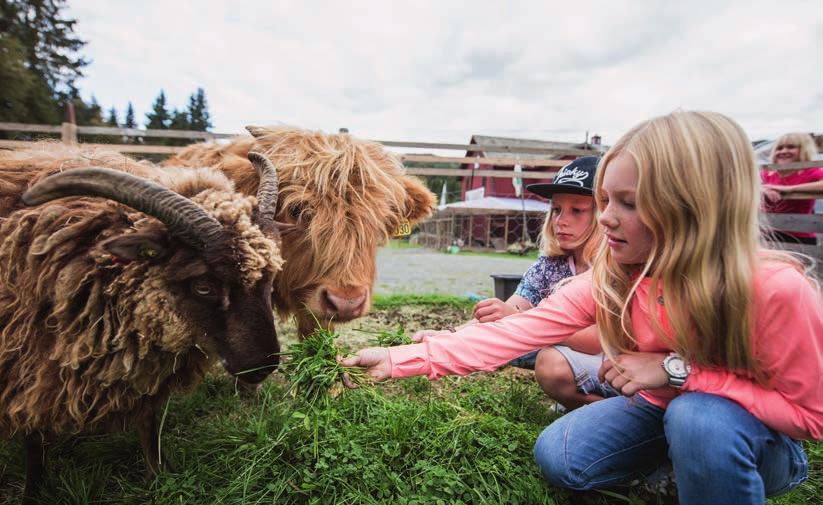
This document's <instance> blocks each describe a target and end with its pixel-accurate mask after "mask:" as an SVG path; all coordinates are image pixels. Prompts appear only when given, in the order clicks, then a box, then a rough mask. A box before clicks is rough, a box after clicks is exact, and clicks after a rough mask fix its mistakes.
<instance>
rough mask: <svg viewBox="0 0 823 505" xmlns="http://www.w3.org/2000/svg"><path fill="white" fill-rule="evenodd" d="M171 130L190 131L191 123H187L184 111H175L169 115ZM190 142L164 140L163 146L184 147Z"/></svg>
mask: <svg viewBox="0 0 823 505" xmlns="http://www.w3.org/2000/svg"><path fill="white" fill-rule="evenodd" d="M169 129H171V130H191V129H192V128H191V123H190V122H189V115H188V114H187V113H186V111H184V110H177V109H174V111H173V112H172V113H171V126H170V127H169ZM190 142H191V141H190V140H189V139H175V138H170V139H166V142H165V144H166V145H169V146H185V145H187V144H189V143H190Z"/></svg>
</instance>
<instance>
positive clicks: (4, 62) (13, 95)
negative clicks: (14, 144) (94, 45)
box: [0, 0, 88, 124]
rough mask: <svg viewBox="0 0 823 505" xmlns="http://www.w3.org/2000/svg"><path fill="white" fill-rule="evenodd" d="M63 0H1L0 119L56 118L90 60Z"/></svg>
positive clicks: (39, 120) (52, 120)
mask: <svg viewBox="0 0 823 505" xmlns="http://www.w3.org/2000/svg"><path fill="white" fill-rule="evenodd" d="M64 4H65V2H64V1H63V0H0V83H2V85H0V119H2V120H6V121H9V120H11V121H17V122H24V123H49V124H54V123H58V122H59V121H60V119H61V116H60V111H59V107H60V106H62V105H63V103H62V102H63V101H64V100H66V99H70V98H73V97H76V91H77V89H76V87H75V86H74V81H75V80H76V79H77V78H79V77H81V76H82V75H83V74H82V72H81V69H82V68H83V67H84V66H86V65H87V64H88V62H87V61H86V60H85V59H84V58H83V57H82V56H79V55H78V54H77V52H78V51H79V50H80V49H82V47H83V46H84V45H85V44H86V43H85V42H84V41H82V40H80V39H78V38H77V37H76V36H75V35H74V25H75V23H76V21H75V20H73V19H64V18H63V15H62V13H61V12H60V11H61V10H62V9H63V8H64V7H65V5H64Z"/></svg>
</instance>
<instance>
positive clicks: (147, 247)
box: [101, 233, 169, 263]
mask: <svg viewBox="0 0 823 505" xmlns="http://www.w3.org/2000/svg"><path fill="white" fill-rule="evenodd" d="M101 245H102V247H103V248H104V249H105V250H106V251H108V252H109V253H110V254H111V255H112V256H114V258H115V259H116V260H120V261H146V262H149V263H157V262H159V261H162V260H164V259H166V258H167V257H168V255H169V245H168V243H167V242H166V238H165V237H164V236H162V235H156V234H152V233H131V234H129V235H121V236H119V237H114V238H111V239H109V240H106V241H105V242H103V244H101Z"/></svg>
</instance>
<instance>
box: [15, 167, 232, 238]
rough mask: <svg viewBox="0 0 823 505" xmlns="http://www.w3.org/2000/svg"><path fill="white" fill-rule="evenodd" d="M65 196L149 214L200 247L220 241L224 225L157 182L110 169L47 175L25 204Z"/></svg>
mask: <svg viewBox="0 0 823 505" xmlns="http://www.w3.org/2000/svg"><path fill="white" fill-rule="evenodd" d="M66 196H98V197H102V198H108V199H110V200H114V201H116V202H119V203H122V204H124V205H128V206H129V207H131V208H133V209H135V210H137V211H139V212H143V213H144V214H148V215H150V216H152V217H154V218H157V219H158V220H160V221H161V222H162V223H163V224H165V225H166V228H167V229H168V230H169V233H171V234H172V235H173V236H175V237H177V238H179V239H180V240H182V241H184V242H186V243H187V244H189V245H191V246H193V247H196V248H198V249H201V250H203V249H205V248H206V247H208V246H209V245H210V244H214V243H215V242H217V241H219V240H220V238H221V237H222V235H223V227H222V226H221V225H220V223H219V222H218V221H217V220H216V219H214V218H213V217H211V216H210V215H209V214H208V213H206V211H205V210H203V208H202V207H200V206H199V205H197V204H196V203H194V202H193V201H191V200H189V199H188V198H186V197H185V196H182V195H180V194H178V193H175V192H174V191H172V190H170V189H168V188H166V187H163V186H161V185H159V184H157V183H155V182H152V181H149V180H146V179H142V178H140V177H136V176H134V175H131V174H128V173H125V172H120V171H117V170H111V169H108V168H81V169H77V170H67V171H65V172H60V173H57V174H54V175H50V176H49V177H46V178H45V179H43V180H42V181H40V182H38V183H37V184H35V185H34V186H32V187H31V188H29V190H28V191H26V192H25V193H24V194H23V196H22V200H23V203H25V204H26V205H40V204H41V203H46V202H49V201H51V200H55V199H57V198H63V197H66Z"/></svg>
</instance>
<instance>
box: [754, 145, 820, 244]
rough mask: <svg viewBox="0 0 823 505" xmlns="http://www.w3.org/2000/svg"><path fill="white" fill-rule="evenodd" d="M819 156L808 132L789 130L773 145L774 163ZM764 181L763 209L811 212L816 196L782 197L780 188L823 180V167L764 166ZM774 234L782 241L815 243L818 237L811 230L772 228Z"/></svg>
mask: <svg viewBox="0 0 823 505" xmlns="http://www.w3.org/2000/svg"><path fill="white" fill-rule="evenodd" d="M816 156H817V146H816V145H815V143H814V140H813V139H812V136H811V135H809V134H808V133H787V134H785V135H783V136H781V137H780V138H779V139H777V142H775V143H774V147H773V148H772V156H771V160H772V163H777V164H778V165H786V164H789V163H796V162H802V161H812V160H814V159H815V158H816ZM760 179H761V181H762V182H763V187H764V191H763V196H764V197H765V198H764V200H765V201H764V205H763V207H764V209H763V210H765V211H766V212H770V213H779V214H812V213H814V204H815V201H814V199H811V198H809V199H783V197H782V193H784V192H785V191H781V188H785V187H791V186H796V185H806V184H809V183H815V182H818V181H821V180H823V168H819V167H809V168H799V169H797V170H781V171H777V170H763V171H761V172H760ZM771 238H772V239H774V240H777V241H780V242H795V243H801V244H816V243H817V238H816V236H815V234H814V233H812V232H798V231H773V232H772V234H771Z"/></svg>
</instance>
